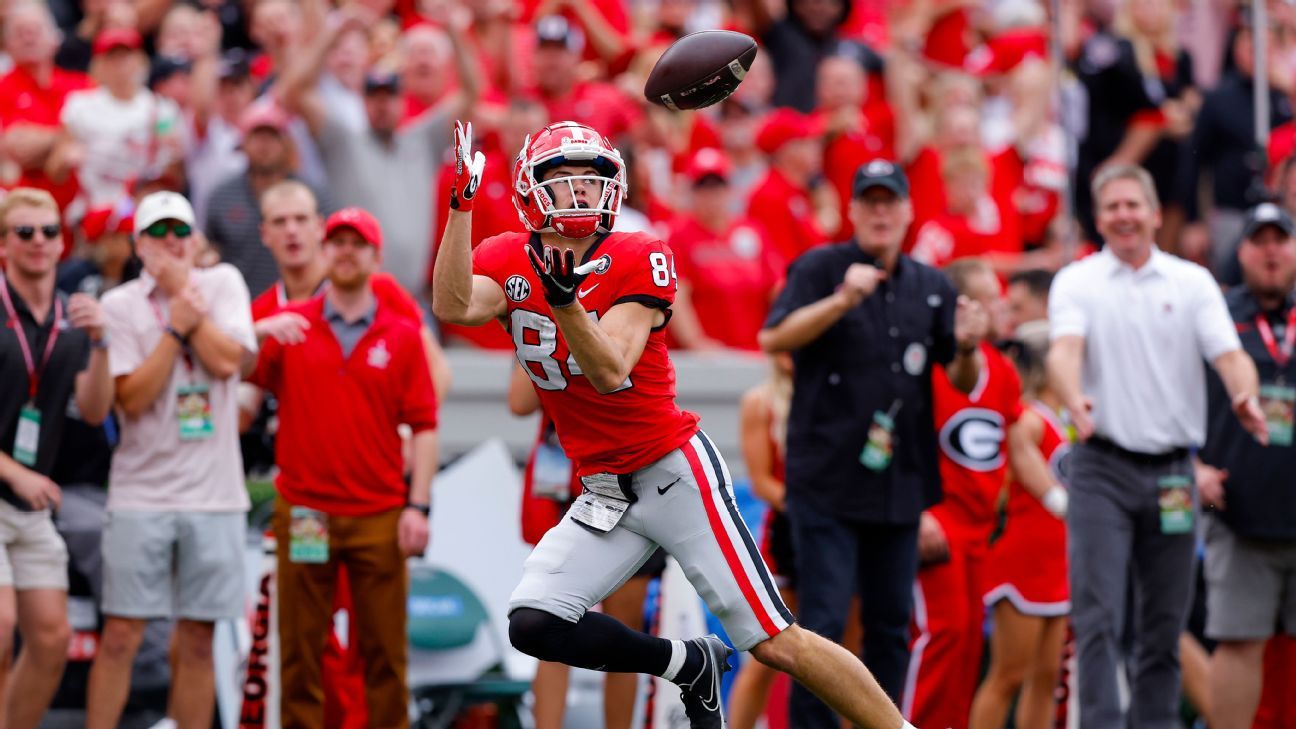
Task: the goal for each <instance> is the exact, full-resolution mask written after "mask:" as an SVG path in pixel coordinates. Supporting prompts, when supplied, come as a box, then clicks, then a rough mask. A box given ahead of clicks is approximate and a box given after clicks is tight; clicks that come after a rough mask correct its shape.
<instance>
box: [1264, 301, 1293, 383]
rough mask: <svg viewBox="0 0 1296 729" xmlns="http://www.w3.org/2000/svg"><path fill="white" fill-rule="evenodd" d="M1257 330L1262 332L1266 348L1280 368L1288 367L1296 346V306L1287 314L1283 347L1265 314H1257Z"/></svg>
mask: <svg viewBox="0 0 1296 729" xmlns="http://www.w3.org/2000/svg"><path fill="white" fill-rule="evenodd" d="M1256 331H1258V332H1260V340H1261V341H1262V342H1264V346H1265V349H1267V350H1269V355H1270V356H1271V357H1273V359H1274V363H1275V364H1277V365H1278V369H1279V370H1284V369H1286V368H1287V363H1288V362H1290V361H1291V356H1292V348H1293V346H1296V306H1294V307H1292V309H1291V311H1290V312H1288V314H1287V331H1285V332H1283V344H1282V349H1279V348H1278V340H1277V339H1276V338H1275V337H1274V332H1273V327H1271V326H1269V320H1268V319H1266V318H1265V315H1264V314H1259V315H1257V316H1256Z"/></svg>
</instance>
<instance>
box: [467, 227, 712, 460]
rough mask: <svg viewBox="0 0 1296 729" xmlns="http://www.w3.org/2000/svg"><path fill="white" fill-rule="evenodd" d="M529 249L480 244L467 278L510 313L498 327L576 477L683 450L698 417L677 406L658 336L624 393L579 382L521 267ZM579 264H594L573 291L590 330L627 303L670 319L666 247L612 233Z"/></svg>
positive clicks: (671, 370)
mask: <svg viewBox="0 0 1296 729" xmlns="http://www.w3.org/2000/svg"><path fill="white" fill-rule="evenodd" d="M528 241H529V237H528V236H527V235H526V234H523V233H504V234H502V235H498V236H495V237H494V238H489V239H487V240H485V241H483V242H482V244H481V245H480V246H478V247H477V249H476V250H475V251H473V273H475V274H477V275H480V276H487V277H489V278H491V279H492V280H494V281H495V282H496V283H498V284H499V285H500V287H501V288H503V289H504V296H505V300H506V301H507V302H508V312H507V314H506V315H505V316H504V317H503V321H502V322H501V323H502V324H503V325H504V327H505V328H506V329H508V330H509V333H510V334H511V335H512V337H513V344H514V351H515V352H516V354H517V359H518V362H520V363H521V364H522V366H523V367H524V368H525V369H526V371H527V374H528V375H530V376H531V382H532V384H533V385H535V388H536V392H537V393H539V395H540V405H541V407H543V408H544V411H545V412H546V413H548V414H549V415H550V416H551V417H552V418H553V419H554V426H555V427H556V428H557V431H558V437H559V439H560V440H561V441H562V445H563V450H565V451H566V452H567V456H568V457H569V458H571V459H572V462H573V463H575V464H576V466H577V470H578V472H579V473H580V474H582V475H584V474H590V473H599V472H609V473H631V472H633V471H636V470H638V469H640V468H643V467H644V466H647V465H648V464H650V463H653V462H654V461H656V460H658V459H660V458H661V457H662V456H665V455H666V454H667V453H670V452H671V451H673V450H675V449H676V448H678V447H680V446H681V445H683V444H684V443H685V442H687V441H688V439H689V438H691V437H693V434H694V433H696V432H697V422H698V418H697V416H696V415H694V414H693V413H689V412H684V411H682V410H680V409H679V406H678V405H676V404H675V366H674V365H673V364H671V361H670V358H669V357H668V356H667V354H666V336H665V334H664V333H663V331H662V329H660V328H659V329H655V330H654V331H653V332H652V334H650V335H649V336H648V343H647V344H646V345H645V346H644V351H643V354H642V355H641V356H640V357H639V361H638V362H637V363H636V364H635V366H634V368H633V369H631V370H630V377H629V378H627V379H626V381H625V384H623V385H622V386H621V388H620V389H618V390H616V391H614V392H610V393H607V394H599V392H598V391H597V390H595V389H594V386H593V385H591V384H590V382H589V380H587V379H585V378H584V377H582V376H581V372H580V368H579V366H578V365H577V363H576V358H575V357H573V356H572V354H571V352H570V351H569V350H568V349H567V342H566V341H565V340H564V339H563V336H562V332H560V331H558V327H557V325H556V324H555V323H554V320H553V316H552V312H551V311H550V309H549V303H548V302H546V301H545V299H544V288H543V286H541V284H540V279H539V278H538V277H537V276H536V274H535V271H534V270H532V268H531V263H530V261H529V260H528V259H527V254H526V250H525V246H527V245H528V244H529V243H528ZM537 244H538V240H537ZM585 260H586V261H592V260H598V261H600V265H599V268H598V269H597V270H596V271H595V272H594V273H591V274H590V275H589V277H588V278H586V279H585V282H584V283H583V284H582V285H581V286H580V288H579V289H578V291H577V294H578V296H579V303H580V305H581V306H583V307H584V308H585V310H586V311H587V312H589V315H590V317H592V318H593V319H595V321H597V320H598V318H599V317H601V316H603V315H604V314H607V312H608V311H609V310H611V308H612V307H613V306H616V305H617V304H621V303H626V302H637V303H640V304H643V305H644V306H650V307H653V308H660V309H664V310H667V311H668V313H669V308H670V305H671V303H672V302H674V300H675V290H676V288H677V286H678V283H677V280H676V277H675V259H674V254H673V253H671V250H670V248H669V247H667V245H666V244H665V243H662V242H661V241H659V240H657V239H656V238H653V237H652V236H649V235H646V234H643V233H612V234H611V235H608V236H607V237H605V238H603V239H602V240H601V241H599V242H597V243H595V244H594V245H593V246H592V247H591V248H590V249H589V251H588V252H587V253H586V255H585Z"/></svg>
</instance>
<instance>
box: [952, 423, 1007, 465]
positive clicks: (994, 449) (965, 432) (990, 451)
mask: <svg viewBox="0 0 1296 729" xmlns="http://www.w3.org/2000/svg"><path fill="white" fill-rule="evenodd" d="M1003 442H1004V420H1003V415H1000V414H999V413H997V412H995V411H993V410H986V409H985V408H964V409H962V410H960V411H958V412H957V413H954V417H952V418H950V419H949V421H947V422H946V423H945V427H943V428H941V432H940V447H941V450H943V451H944V452H945V455H947V456H949V458H950V460H951V461H954V462H955V463H957V464H958V465H960V466H962V467H964V468H966V469H968V470H971V471H981V472H985V471H993V470H995V469H996V468H999V467H1000V466H1002V465H1003V464H1004V452H1003Z"/></svg>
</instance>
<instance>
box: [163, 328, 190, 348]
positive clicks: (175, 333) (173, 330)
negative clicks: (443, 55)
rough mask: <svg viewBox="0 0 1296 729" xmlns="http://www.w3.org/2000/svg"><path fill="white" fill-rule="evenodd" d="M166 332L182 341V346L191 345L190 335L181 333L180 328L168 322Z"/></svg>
mask: <svg viewBox="0 0 1296 729" xmlns="http://www.w3.org/2000/svg"><path fill="white" fill-rule="evenodd" d="M166 333H167V334H170V335H171V336H173V337H175V340H176V341H177V342H179V343H180V346H182V347H187V346H189V337H188V336H186V335H184V334H181V333H180V330H179V329H176V328H175V327H173V326H171V325H170V324H168V325H167V328H166Z"/></svg>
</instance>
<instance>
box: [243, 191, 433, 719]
mask: <svg viewBox="0 0 1296 729" xmlns="http://www.w3.org/2000/svg"><path fill="white" fill-rule="evenodd" d="M324 245H325V247H326V248H327V249H329V251H328V253H329V274H328V275H329V286H328V288H327V289H325V291H324V294H323V296H320V297H317V298H314V299H311V300H309V301H307V302H305V303H302V304H297V305H293V306H292V307H290V310H291V311H292V312H293V313H295V314H297V315H298V316H301V317H302V318H303V319H304V320H305V321H306V322H307V324H308V325H309V326H308V327H307V328H306V329H305V330H304V331H302V335H303V336H302V338H301V339H300V341H296V342H293V343H285V342H284V341H281V340H280V339H278V338H276V337H271V338H270V339H268V340H267V341H266V342H265V344H264V346H263V348H262V350H261V355H260V357H259V358H258V360H257V365H256V370H255V372H253V373H252V375H251V377H250V378H249V381H250V382H252V383H254V384H256V385H258V386H259V387H263V388H265V389H267V390H269V391H271V392H273V393H274V394H275V396H276V397H277V398H278V399H279V424H280V425H279V434H278V439H277V443H276V454H275V461H276V463H277V464H278V465H279V469H280V471H279V476H278V478H277V479H276V480H275V485H276V488H277V490H278V493H279V497H278V500H277V502H276V504H275V514H274V530H275V538H276V540H277V542H278V545H279V548H278V564H277V566H276V572H277V580H278V583H277V592H276V594H278V595H279V616H280V617H279V645H280V655H281V676H282V699H281V708H280V711H281V717H282V718H281V722H282V724H283V725H284V726H300V727H323V726H324V707H323V702H322V700H321V699H322V698H323V688H322V685H321V679H320V664H321V654H322V653H323V651H324V641H323V640H322V636H324V635H326V634H327V633H328V632H329V630H330V626H331V625H332V618H333V593H334V589H335V580H336V575H337V568H338V566H339V565H344V566H345V567H346V570H347V575H348V577H349V580H350V586H351V604H352V607H353V610H352V612H353V619H354V620H355V621H356V623H357V627H358V630H357V632H356V637H357V639H358V642H359V650H360V652H361V654H363V655H364V656H365V679H366V681H365V695H366V698H367V704H368V716H369V721H370V723H371V725H372V726H384V727H404V726H408V722H409V719H408V715H407V707H408V695H407V690H406V683H405V669H406V665H407V661H408V655H407V647H406V637H405V601H406V598H407V593H406V578H405V558H407V557H409V556H411V555H416V554H421V553H422V552H423V550H424V549H425V548H426V547H427V541H428V512H429V504H430V490H431V485H432V477H433V475H434V474H435V473H436V469H437V435H436V425H437V422H436V395H435V393H434V392H433V389H432V379H431V377H430V376H429V375H428V367H427V360H426V357H425V355H424V353H423V342H422V340H421V337H420V336H419V331H418V328H417V327H416V326H415V325H414V324H412V323H411V322H410V321H409V320H408V319H406V318H402V317H401V316H400V315H399V314H398V313H397V312H395V311H393V310H392V309H391V308H390V307H388V306H384V305H382V304H381V303H380V302H379V300H378V298H377V296H375V294H374V291H373V287H372V286H371V284H370V278H371V276H372V275H373V274H374V272H375V271H377V270H378V265H379V260H380V251H381V249H382V230H381V229H380V228H379V226H378V222H377V221H376V220H375V219H374V218H373V216H372V215H370V214H369V213H367V212H365V211H364V210H361V209H359V208H345V209H343V210H339V211H338V212H336V213H334V214H333V215H332V216H330V217H329V219H328V222H327V223H326V224H325V239H324ZM400 425H407V426H409V428H410V429H411V430H412V431H413V433H414V435H413V440H412V444H411V445H412V448H411V450H412V454H413V458H412V460H413V474H412V477H411V481H410V485H409V487H406V485H405V482H404V480H403V473H404V464H403V459H402V455H401V439H400V435H399V434H398V433H397V428H398V426H400Z"/></svg>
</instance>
